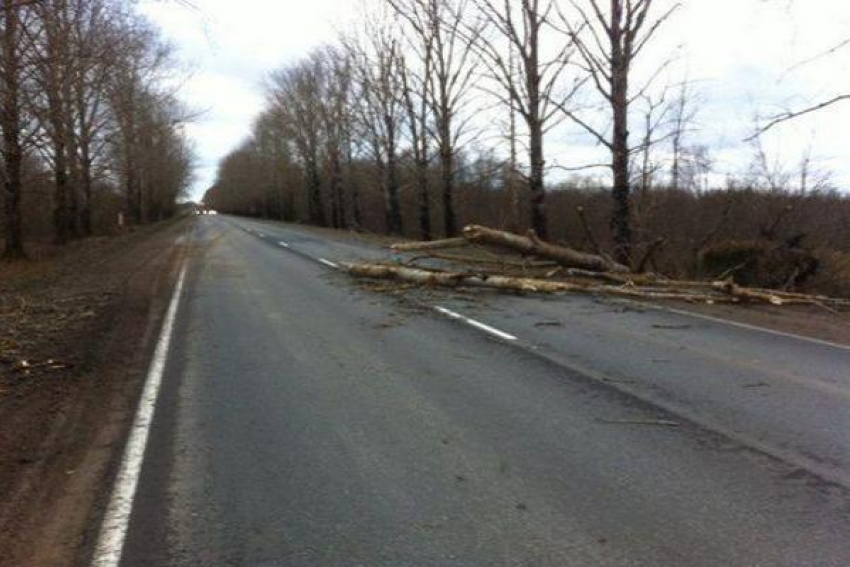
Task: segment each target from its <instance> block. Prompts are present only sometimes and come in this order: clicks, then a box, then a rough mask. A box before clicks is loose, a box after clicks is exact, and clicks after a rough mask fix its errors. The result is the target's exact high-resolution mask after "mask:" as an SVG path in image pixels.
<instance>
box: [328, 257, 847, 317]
mask: <svg viewBox="0 0 850 567" xmlns="http://www.w3.org/2000/svg"><path fill="white" fill-rule="evenodd" d="M343 266H344V267H345V268H346V270H348V273H349V274H351V275H352V276H354V277H358V278H369V279H380V280H396V281H401V282H405V283H412V284H415V285H421V286H440V287H477V288H489V289H494V290H501V291H516V292H525V293H583V294H598V295H611V296H617V297H626V298H632V299H668V300H679V301H687V302H699V303H767V304H771V305H817V306H821V307H824V306H830V307H835V308H837V307H839V306H847V305H850V301H846V300H840V299H834V298H826V297H822V296H807V295H804V294H795V293H787V292H785V293H783V292H773V291H771V290H761V289H754V288H745V287H741V286H738V285H735V284H734V283H731V282H677V281H674V280H659V279H655V280H651V279H649V278H643V279H642V280H641V281H643V282H644V285H635V284H634V283H633V282H624V283H620V284H612V283H596V282H594V281H553V280H546V279H539V278H526V277H514V276H505V275H498V274H488V273H481V272H452V271H446V270H435V269H425V268H413V267H409V266H400V265H393V264H373V263H348V264H343ZM582 275H583V276H586V275H587V273H584V274H582ZM594 275H599V274H594ZM620 277H622V276H620Z"/></svg>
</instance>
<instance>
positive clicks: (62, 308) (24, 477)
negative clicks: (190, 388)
mask: <svg viewBox="0 0 850 567" xmlns="http://www.w3.org/2000/svg"><path fill="white" fill-rule="evenodd" d="M190 226H191V221H190V220H188V219H183V220H178V221H169V222H166V223H160V224H157V225H154V226H150V227H145V228H143V229H140V230H137V231H135V232H131V233H128V234H124V235H121V236H116V237H110V238H91V239H85V240H82V241H79V242H75V243H73V244H72V245H70V246H69V247H68V248H67V249H66V250H64V251H62V253H61V254H55V253H54V254H39V255H38V256H39V259H36V260H31V261H28V262H19V263H0V329H2V331H0V494H2V498H0V566H4V567H5V566H10V567H11V566H15V567H27V566H39V567H46V566H53V565H57V566H59V565H63V566H65V565H73V564H75V563H78V562H79V561H80V555H81V553H82V552H83V550H84V549H85V548H86V544H87V543H88V542H89V540H90V539H91V538H93V537H95V535H96V521H95V520H96V518H97V517H98V516H99V514H98V510H99V507H100V506H101V505H102V503H103V502H104V500H105V498H106V487H108V485H109V482H108V479H109V476H110V474H111V473H112V470H113V468H114V466H115V463H116V462H117V455H118V453H120V451H119V449H120V448H121V447H122V440H123V436H124V433H125V431H126V429H127V427H128V426H129V421H130V417H131V415H132V409H133V406H134V402H135V399H136V396H137V394H138V390H139V387H140V385H141V382H142V378H143V376H144V373H145V370H146V362H147V359H148V357H149V353H150V351H151V349H152V343H153V340H154V337H155V334H156V329H157V328H158V322H159V319H160V318H161V316H162V313H163V312H164V308H165V305H166V303H167V300H168V296H169V293H170V289H171V286H172V284H173V277H174V274H175V269H176V266H177V263H178V259H179V258H180V256H181V254H182V253H183V247H182V246H181V245H179V243H178V242H179V241H178V239H179V237H180V236H181V235H182V234H184V233H185V232H186V231H187V230H188V228H189V227H190Z"/></svg>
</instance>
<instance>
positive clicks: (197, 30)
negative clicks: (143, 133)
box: [141, 0, 850, 199]
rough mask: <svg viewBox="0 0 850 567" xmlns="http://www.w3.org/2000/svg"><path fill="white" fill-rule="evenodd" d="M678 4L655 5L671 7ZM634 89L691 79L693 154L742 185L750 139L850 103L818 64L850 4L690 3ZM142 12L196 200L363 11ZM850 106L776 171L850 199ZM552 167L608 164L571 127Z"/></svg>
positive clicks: (843, 77) (355, 3)
mask: <svg viewBox="0 0 850 567" xmlns="http://www.w3.org/2000/svg"><path fill="white" fill-rule="evenodd" d="M668 1H672V0H656V2H658V3H659V6H662V7H663V5H664V4H665V3H666V2H668ZM681 3H682V7H681V8H680V9H679V10H678V11H677V12H676V14H675V15H674V16H673V18H672V19H671V20H670V21H669V23H668V24H667V25H666V27H665V28H663V29H662V32H661V33H660V34H659V36H658V38H657V41H655V42H654V44H653V45H652V48H651V49H650V50H648V51H647V52H646V53H645V54H644V55H643V56H642V59H641V61H640V66H639V68H638V69H637V70H636V73H637V77H640V76H647V75H649V74H651V73H653V72H654V70H655V69H656V68H658V66H659V64H660V63H661V62H662V61H666V60H667V59H670V58H672V59H673V63H672V65H670V66H669V67H668V69H667V70H666V71H665V73H664V76H662V77H661V78H660V80H661V82H660V83H659V84H661V83H670V84H673V83H678V82H680V81H681V80H682V79H683V78H684V77H686V76H687V77H688V79H689V80H690V81H691V82H692V83H693V85H694V87H695V88H696V89H697V91H698V99H699V101H700V103H699V114H698V116H697V119H696V123H695V128H694V132H693V133H692V134H691V138H692V139H691V140H690V141H691V143H700V144H705V145H707V146H709V147H710V148H711V154H712V156H713V160H714V169H715V175H716V176H717V178H718V179H720V178H721V177H725V175H726V174H727V173H740V172H741V171H743V170H745V169H746V167H747V164H748V163H749V162H750V160H751V156H752V154H753V149H752V147H751V145H749V144H747V143H746V142H744V139H745V138H747V136H748V135H749V134H750V133H751V132H752V128H753V121H754V118H755V117H756V116H761V117H766V116H770V115H773V114H775V113H778V112H782V111H784V110H787V109H789V108H790V109H794V108H799V107H803V106H806V105H807V104H809V103H813V102H817V101H819V100H823V99H828V98H831V97H833V96H835V95H836V94H840V93H842V92H850V46H847V47H845V48H844V49H842V50H839V51H838V52H836V53H834V54H832V55H830V56H828V57H823V58H819V59H816V60H814V61H811V62H808V63H806V64H803V65H801V63H802V62H806V61H809V60H810V59H812V58H813V57H815V56H817V55H819V54H821V53H823V52H824V51H826V50H828V49H829V48H831V47H832V46H834V45H836V44H838V43H840V42H841V41H842V40H844V39H848V38H850V2H847V1H846V0H682V2H681ZM141 5H142V10H143V11H144V12H145V13H146V14H147V15H148V16H149V17H150V18H151V20H153V21H154V22H155V23H157V24H158V25H159V27H160V28H161V30H162V32H163V35H164V37H165V38H167V39H168V40H169V41H170V42H171V43H172V44H173V45H174V47H175V48H176V53H177V57H178V58H179V60H180V62H181V65H182V66H183V67H185V69H186V73H187V75H186V76H187V78H186V79H185V81H184V82H183V84H182V87H181V89H180V96H181V97H182V99H183V100H184V101H185V102H186V103H187V104H188V105H189V106H190V107H191V108H193V109H194V110H196V111H200V114H199V116H198V118H197V120H196V121H195V122H194V123H193V124H191V125H190V126H189V127H188V135H189V136H190V137H191V138H192V140H193V142H194V144H195V146H196V150H197V153H198V158H199V162H198V170H197V176H196V177H197V179H196V182H195V185H194V187H193V191H192V194H193V197H194V198H195V199H199V198H200V197H201V196H202V195H203V192H204V191H205V190H206V189H207V188H208V187H209V186H210V185H211V184H212V183H213V181H214V178H215V170H216V165H217V163H218V161H219V160H220V159H221V158H222V157H224V156H225V155H226V154H227V153H228V152H229V151H230V150H232V149H233V148H235V147H236V146H237V145H238V144H239V143H240V142H241V141H242V140H243V139H244V138H245V137H246V136H247V135H248V134H249V131H250V127H251V122H252V120H253V118H254V117H255V116H256V115H257V114H258V113H259V112H260V111H261V110H262V109H263V107H264V82H265V79H266V77H267V76H268V74H269V73H270V72H271V71H273V70H275V69H277V68H280V67H282V66H284V65H286V64H289V63H292V62H294V61H297V60H298V59H299V58H300V57H302V56H304V55H305V54H307V53H308V52H309V51H310V49H311V48H313V47H316V46H318V45H321V44H322V43H328V42H333V41H334V38H335V37H336V35H337V33H338V31H339V30H342V29H347V27H348V26H350V25H351V22H353V21H356V16H357V12H358V10H361V9H362V6H361V4H360V2H359V0H308V1H304V0H239V1H238V2H234V1H233V0H194V1H193V5H194V7H193V8H189V7H186V6H183V5H181V4H178V3H175V2H173V1H171V2H169V1H162V0H146V1H144V2H142V4H141ZM848 127H850V102H846V103H844V104H839V105H837V106H835V107H833V108H832V109H830V110H826V111H823V112H820V113H816V114H813V115H810V116H808V117H805V118H803V119H800V120H797V121H794V122H793V123H788V124H787V125H784V126H782V127H780V128H777V129H775V130H773V131H771V132H770V133H769V134H768V135H766V136H765V137H764V148H765V151H766V153H767V154H768V156H769V158H770V160H771V161H775V162H777V163H780V164H783V167H785V168H787V169H789V170H794V169H795V168H796V167H797V164H799V162H800V161H801V159H802V158H803V156H804V155H805V154H806V153H810V154H811V156H812V161H813V164H814V165H815V167H816V168H817V169H820V170H823V171H829V172H831V174H832V181H833V183H834V184H835V185H837V186H839V187H841V188H843V189H845V190H850V143H847V129H848ZM547 153H548V161H549V163H550V164H553V163H555V164H560V165H563V166H565V167H574V166H578V165H584V164H586V163H595V162H598V161H600V159H603V158H604V154H603V153H602V150H601V148H599V147H598V146H597V145H596V144H594V143H593V142H592V140H590V139H589V138H588V137H587V136H584V135H582V134H581V133H580V132H579V131H578V130H576V129H575V128H574V127H571V126H567V125H565V126H563V127H561V128H558V129H556V130H554V131H553V132H552V134H551V135H550V136H549V138H548V139H547Z"/></svg>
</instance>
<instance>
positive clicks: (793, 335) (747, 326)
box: [622, 299, 850, 350]
mask: <svg viewBox="0 0 850 567" xmlns="http://www.w3.org/2000/svg"><path fill="white" fill-rule="evenodd" d="M622 301H623V302H624V303H631V304H633V305H639V306H641V307H646V308H648V309H652V310H654V311H666V312H667V313H674V314H676V315H683V316H685V317H691V318H693V319H703V320H704V321H711V322H712V323H719V324H721V325H728V326H730V327H738V328H739V329H746V330H748V331H757V332H759V333H766V334H768V335H774V336H777V337H784V338H787V339H794V340H798V341H803V342H807V343H813V344H816V345H821V346H827V347H831V348H836V349H839V350H850V345H843V344H841V343H834V342H832V341H825V340H823V339H816V338H815V337H807V336H805V335H798V334H796V333H788V332H786V331H777V330H776V329H768V328H767V327H759V326H758V325H750V324H748V323H741V322H740V321H733V320H732V319H721V318H720V317H713V316H711V315H705V314H703V313H695V312H693V311H687V310H685V309H677V308H675V307H668V306H666V305H653V304H651V303H644V302H642V301H631V300H628V299H624V300H622Z"/></svg>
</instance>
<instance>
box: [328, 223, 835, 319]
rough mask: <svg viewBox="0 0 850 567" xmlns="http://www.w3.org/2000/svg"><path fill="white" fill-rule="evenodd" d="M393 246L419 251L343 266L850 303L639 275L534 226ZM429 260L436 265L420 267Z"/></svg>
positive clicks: (691, 296)
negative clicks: (543, 235)
mask: <svg viewBox="0 0 850 567" xmlns="http://www.w3.org/2000/svg"><path fill="white" fill-rule="evenodd" d="M469 247H473V248H472V249H470V248H469ZM457 248H466V249H469V250H470V252H469V253H464V254H462V255H461V254H447V253H445V252H443V251H444V250H448V249H457ZM391 249H392V250H393V251H394V252H415V253H417V254H418V255H416V256H413V257H411V258H408V259H396V261H395V262H392V263H380V262H372V263H343V266H344V267H345V268H346V269H347V270H348V272H349V273H350V274H351V275H352V276H355V277H358V278H368V279H375V280H391V281H396V282H399V283H402V284H405V285H408V286H409V285H414V286H436V287H451V288H457V287H470V288H489V289H494V290H501V291H514V292H523V293H549V294H555V293H583V294H594V295H608V296H615V297H624V298H631V299H639V300H640V299H649V300H679V301H686V302H690V303H706V304H717V303H728V304H767V305H776V306H785V305H811V306H817V307H821V308H824V309H828V310H834V311H837V310H841V309H846V308H848V307H850V300H848V299H839V298H833V297H827V296H822V295H810V294H805V293H797V292H790V291H780V290H773V289H761V288H750V287H744V286H741V285H738V284H736V283H735V282H734V281H733V280H732V279H727V280H722V281H685V280H675V279H671V278H667V277H664V276H660V275H657V274H652V273H635V272H633V271H631V270H630V269H629V268H628V267H626V266H624V265H622V264H618V263H617V262H614V261H613V260H612V259H611V258H609V257H607V256H606V255H604V254H602V253H600V254H590V253H587V252H581V251H578V250H575V249H572V248H570V247H568V246H564V245H559V244H552V243H549V242H544V241H542V240H541V239H540V238H538V237H537V236H536V235H535V234H534V233H533V232H529V233H528V234H527V235H526V236H522V235H518V234H512V233H510V232H505V231H501V230H496V229H493V228H488V227H484V226H478V225H470V226H467V227H465V228H464V229H463V236H461V237H457V238H447V239H442V240H433V241H428V242H404V243H397V244H393V245H392V246H391ZM423 261H428V262H429V263H430V265H427V266H422V265H419V264H421V263H422V262H423ZM435 264H436V265H435ZM553 268H554V269H553Z"/></svg>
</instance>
